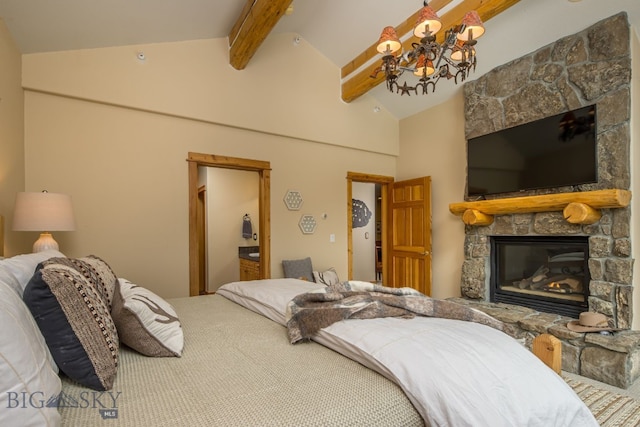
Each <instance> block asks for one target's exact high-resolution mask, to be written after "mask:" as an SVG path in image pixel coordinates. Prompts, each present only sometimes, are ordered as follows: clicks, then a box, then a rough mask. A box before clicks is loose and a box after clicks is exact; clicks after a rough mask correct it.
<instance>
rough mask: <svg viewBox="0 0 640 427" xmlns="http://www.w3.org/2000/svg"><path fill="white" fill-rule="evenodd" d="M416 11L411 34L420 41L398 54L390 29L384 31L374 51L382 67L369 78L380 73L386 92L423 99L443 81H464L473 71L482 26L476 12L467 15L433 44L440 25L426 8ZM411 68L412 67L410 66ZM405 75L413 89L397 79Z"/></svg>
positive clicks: (436, 16) (397, 45)
mask: <svg viewBox="0 0 640 427" xmlns="http://www.w3.org/2000/svg"><path fill="white" fill-rule="evenodd" d="M423 4H424V7H423V8H422V10H421V11H420V15H419V17H418V22H417V24H416V26H415V28H414V30H413V34H414V35H415V36H416V37H418V38H419V39H420V42H418V43H411V50H409V51H407V52H404V53H402V43H401V42H400V39H399V38H398V35H397V34H396V30H395V29H394V28H393V27H385V28H384V29H383V30H382V34H381V35H380V40H379V41H378V47H377V50H378V52H380V53H381V54H382V55H383V56H382V65H381V66H380V67H378V68H377V69H376V70H375V71H374V73H373V74H372V75H371V77H372V78H375V77H376V76H377V75H378V73H379V72H380V71H384V74H385V80H386V82H387V89H389V90H390V91H391V92H396V93H400V95H404V94H405V93H406V94H407V95H409V96H411V92H414V93H415V94H422V95H425V94H427V93H428V91H429V87H431V92H432V93H433V91H435V89H436V83H437V82H438V81H439V80H440V79H441V78H443V77H446V78H447V80H449V79H454V82H455V83H456V84H457V83H458V80H460V81H464V80H465V79H466V78H467V77H468V76H469V72H470V71H471V69H473V70H475V68H476V50H475V45H476V41H477V39H478V38H479V37H480V36H482V34H484V26H483V24H482V20H481V19H480V16H479V15H478V12H476V11H475V10H474V11H471V12H467V14H466V15H465V16H464V19H463V20H462V23H461V24H460V25H457V26H455V27H453V28H450V29H449V30H447V31H446V32H445V36H444V40H443V42H442V43H438V42H436V33H437V32H438V31H440V29H441V28H442V22H441V21H440V18H438V15H437V14H436V12H435V11H434V10H433V9H432V8H431V7H430V6H428V5H427V2H426V1H425V2H424V3H423ZM413 64H415V65H413ZM405 71H411V72H412V73H413V74H414V75H415V76H417V77H418V78H419V81H418V83H417V84H415V85H414V86H410V85H408V84H407V82H406V81H405V82H404V83H403V84H400V83H398V78H399V77H400V76H401V75H402V74H404V72H405Z"/></svg>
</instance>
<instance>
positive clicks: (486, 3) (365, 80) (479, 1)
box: [342, 0, 520, 102]
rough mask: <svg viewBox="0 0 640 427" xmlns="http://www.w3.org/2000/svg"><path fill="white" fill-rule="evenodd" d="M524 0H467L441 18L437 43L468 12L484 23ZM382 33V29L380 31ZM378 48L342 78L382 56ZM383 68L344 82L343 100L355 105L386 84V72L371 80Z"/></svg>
mask: <svg viewBox="0 0 640 427" xmlns="http://www.w3.org/2000/svg"><path fill="white" fill-rule="evenodd" d="M519 1H520V0H464V1H463V2H462V3H460V4H459V5H458V6H456V7H454V8H453V9H451V10H450V11H448V12H447V13H445V14H444V15H442V16H440V20H441V21H442V30H441V31H440V32H439V33H438V35H437V40H438V42H439V43H441V42H442V41H443V39H444V33H445V31H444V30H446V29H448V28H451V27H453V26H455V25H457V24H459V23H460V21H462V18H463V17H464V15H465V13H467V12H468V11H470V10H476V11H477V12H478V14H479V15H480V19H482V21H483V22H487V21H488V20H490V19H491V18H493V17H494V16H496V15H498V14H500V13H502V12H504V11H505V10H507V9H508V8H510V7H511V6H513V5H514V4H516V3H518V2H519ZM450 2H451V0H432V1H431V2H429V5H430V6H431V7H432V8H433V9H434V10H436V11H438V10H440V9H442V8H443V7H444V6H446V5H447V4H449V3H450ZM419 13H420V10H418V11H417V12H416V13H414V14H413V15H411V16H410V17H409V18H407V19H406V20H405V21H404V22H403V23H401V24H400V25H398V26H397V27H396V32H397V33H398V36H399V37H402V36H404V35H405V34H407V33H408V32H409V31H410V30H411V29H412V28H413V26H414V25H415V23H416V21H417V18H418V14H419ZM380 30H382V28H381V29H380ZM413 42H415V38H413V37H412V38H409V39H408V40H407V41H405V42H404V43H403V44H402V49H403V51H405V50H407V49H410V48H411V43H413ZM379 55H380V54H379V53H378V51H377V50H376V45H375V44H373V45H371V46H370V47H369V48H367V49H366V50H365V51H364V52H362V53H361V54H360V55H358V56H356V57H355V58H354V59H353V60H351V61H349V63H348V64H347V65H345V66H344V67H342V78H345V77H348V76H349V75H350V74H352V73H354V72H355V71H356V69H358V68H360V67H361V66H362V65H364V64H366V63H367V62H369V61H370V60H371V59H373V58H375V57H377V56H379ZM379 66H380V62H375V63H373V64H371V65H369V66H367V67H365V68H363V69H362V71H360V72H359V73H357V74H356V75H355V76H353V77H352V78H350V79H348V80H346V81H344V82H343V83H342V99H343V100H344V101H345V102H351V101H353V100H354V99H357V98H358V97H360V96H362V95H364V94H365V93H367V92H369V91H370V90H371V89H373V88H375V87H376V86H378V85H379V84H380V83H382V82H383V81H384V73H382V72H381V73H378V75H377V76H376V77H375V78H371V75H372V74H373V73H374V71H375V69H376V68H378V67H379Z"/></svg>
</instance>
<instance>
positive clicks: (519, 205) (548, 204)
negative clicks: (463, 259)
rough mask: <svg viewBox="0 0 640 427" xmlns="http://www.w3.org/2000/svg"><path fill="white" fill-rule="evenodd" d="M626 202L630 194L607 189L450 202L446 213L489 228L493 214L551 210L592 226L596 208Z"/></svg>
mask: <svg viewBox="0 0 640 427" xmlns="http://www.w3.org/2000/svg"><path fill="white" fill-rule="evenodd" d="M630 201H631V191H627V190H620V189H611V190H595V191H582V192H575V193H558V194H544V195H540V196H523V197H512V198H506V199H495V200H481V201H477V202H460V203H451V204H450V205H449V210H450V211H451V213H453V214H455V215H460V216H462V222H464V223H465V224H467V225H490V224H491V223H492V222H493V216H494V215H508V214H515V213H530V212H554V211H563V214H564V218H565V219H566V220H567V221H568V222H570V223H572V224H593V223H596V222H598V220H600V217H601V216H602V214H601V213H600V209H611V208H624V207H626V206H628V205H629V202H630Z"/></svg>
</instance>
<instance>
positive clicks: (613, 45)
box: [452, 12, 640, 387]
mask: <svg viewBox="0 0 640 427" xmlns="http://www.w3.org/2000/svg"><path fill="white" fill-rule="evenodd" d="M630 84H631V53H630V28H629V23H628V20H627V15H626V13H624V12H623V13H620V14H618V15H615V16H612V17H610V18H607V19H605V20H603V21H601V22H599V23H596V24H595V25H593V26H592V27H590V28H587V29H585V30H584V31H582V32H580V33H577V34H574V35H572V36H568V37H565V38H563V39H560V40H558V41H556V42H555V43H552V44H550V45H548V46H545V47H543V48H541V49H539V50H537V51H535V52H533V53H531V54H529V55H527V56H524V57H522V58H519V59H516V60H514V61H512V62H510V63H507V64H505V65H502V66H500V67H497V68H495V69H494V70H492V71H490V72H489V73H487V74H485V75H484V76H482V77H480V78H479V79H477V80H475V81H472V82H468V83H466V84H465V86H464V95H465V134H466V137H467V139H469V138H472V137H476V136H480V135H485V134H488V133H491V132H495V131H498V130H501V129H504V128H508V127H512V126H516V125H519V124H522V123H526V122H530V121H534V120H538V119H540V118H543V117H548V116H552V115H556V114H560V113H562V112H564V111H568V110H573V109H576V108H580V107H584V106H588V105H592V104H597V112H598V117H597V136H596V138H597V150H598V161H597V168H598V181H597V183H596V184H585V185H580V186H571V187H563V188H553V189H546V190H537V191H529V192H520V193H517V194H502V195H497V196H487V199H488V200H490V199H492V198H493V199H506V198H511V197H528V196H540V195H551V194H559V193H576V194H583V192H590V191H594V190H605V189H621V190H629V188H630V185H631V181H630V179H631V178H630V161H629V153H630V144H631V137H630V114H631V91H630ZM465 200H466V201H467V202H472V200H470V199H469V198H465ZM452 212H453V210H452ZM519 212H520V211H518V210H514V212H512V213H506V214H496V215H494V216H493V217H491V218H490V221H488V220H487V221H484V222H483V221H480V225H470V224H472V222H469V221H466V220H465V219H463V221H464V222H465V224H466V225H465V242H464V263H463V266H462V278H461V295H462V298H461V299H460V300H461V301H462V302H463V303H465V304H470V305H472V306H474V307H477V308H480V309H483V310H484V311H486V312H488V313H489V314H492V315H495V316H496V317H498V318H500V319H501V320H503V321H507V322H509V323H512V324H514V325H517V327H519V328H520V330H521V332H522V336H523V338H524V339H525V340H526V341H527V343H528V344H529V345H530V340H531V339H532V338H533V337H535V336H536V335H537V334H540V333H551V334H553V335H555V336H556V337H558V338H560V339H561V340H562V341H563V346H562V348H563V369H565V370H567V371H570V372H574V373H578V374H581V375H585V376H587V377H590V378H594V379H597V380H599V381H603V382H607V383H609V384H613V385H616V386H618V387H628V386H629V385H630V384H631V383H632V382H633V381H634V380H635V379H636V378H637V377H638V376H640V372H638V369H636V368H633V366H640V347H639V346H640V334H638V333H636V332H635V331H628V334H625V333H622V332H619V333H616V334H615V336H614V337H604V336H602V335H599V334H576V333H573V332H571V331H569V330H568V329H567V328H566V327H565V326H566V323H567V321H568V320H571V318H577V313H579V312H580V311H587V310H590V311H596V312H599V313H602V314H605V315H606V316H607V317H608V318H609V319H610V323H611V324H612V326H615V327H617V328H621V329H623V330H628V329H630V328H631V323H632V319H633V310H632V296H633V291H634V290H633V277H632V276H633V258H632V254H631V237H630V228H631V216H630V208H629V207H621V208H618V209H601V210H600V212H599V213H600V214H601V217H600V218H599V220H596V221H594V222H591V223H572V222H568V221H567V220H566V219H565V216H564V215H563V212H562V211H561V210H560V211H557V210H554V211H544V210H542V211H541V210H532V211H531V212H528V213H519ZM480 219H481V220H482V219H486V218H482V214H480ZM500 237H509V238H514V237H521V238H523V239H524V240H526V239H532V238H547V237H558V238H573V237H577V238H580V239H582V240H583V241H584V244H585V258H586V259H585V262H586V266H587V267H588V279H585V280H586V281H587V282H586V283H587V284H586V286H587V289H585V293H584V294H583V295H584V298H585V299H586V301H585V304H583V305H582V306H581V307H579V308H578V311H575V310H574V311H572V312H571V313H566V312H564V311H562V310H556V311H555V312H554V311H553V310H540V308H539V307H538V308H535V307H534V308H533V309H532V308H531V307H529V308H522V309H520V308H519V307H521V304H518V302H517V301H515V304H514V302H513V301H511V302H507V304H509V305H504V304H500V303H501V302H504V301H500V300H499V299H498V300H496V299H495V295H494V294H492V292H494V291H495V290H494V291H492V288H491V276H492V273H495V272H493V271H492V258H491V251H492V240H493V239H494V238H498V239H499V238H500ZM494 250H495V248H494ZM572 252H573V251H572ZM494 263H495V261H494ZM547 267H548V266H547ZM493 268H495V265H494V266H493ZM534 273H535V270H534V271H533V273H531V275H535V274H534ZM527 274H529V273H528V272H526V273H524V274H523V276H527ZM528 278H529V277H523V278H522V279H528ZM522 279H517V280H522ZM517 280H516V281H517ZM492 297H493V300H492ZM541 311H546V312H544V313H540V312H541ZM549 311H551V313H552V314H549V313H548V312H549Z"/></svg>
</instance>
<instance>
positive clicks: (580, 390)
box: [562, 372, 640, 427]
mask: <svg viewBox="0 0 640 427" xmlns="http://www.w3.org/2000/svg"><path fill="white" fill-rule="evenodd" d="M562 377H563V378H564V379H565V381H567V383H568V384H569V385H570V386H571V387H572V388H573V389H574V390H575V392H576V393H577V394H578V396H580V398H581V399H582V400H583V401H584V403H585V404H586V405H587V406H588V407H589V409H590V410H591V412H592V413H593V415H594V416H595V417H596V420H598V423H599V424H600V425H601V427H633V426H640V400H638V399H637V397H638V391H639V390H640V383H636V384H634V385H633V386H631V387H630V388H629V389H627V390H624V389H620V388H617V387H613V386H610V385H608V384H604V383H600V382H597V381H593V380H590V379H588V378H584V377H580V376H578V375H574V374H569V373H567V372H563V373H562Z"/></svg>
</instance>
